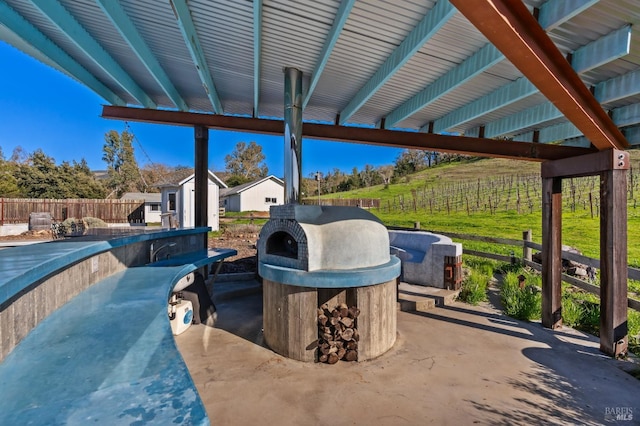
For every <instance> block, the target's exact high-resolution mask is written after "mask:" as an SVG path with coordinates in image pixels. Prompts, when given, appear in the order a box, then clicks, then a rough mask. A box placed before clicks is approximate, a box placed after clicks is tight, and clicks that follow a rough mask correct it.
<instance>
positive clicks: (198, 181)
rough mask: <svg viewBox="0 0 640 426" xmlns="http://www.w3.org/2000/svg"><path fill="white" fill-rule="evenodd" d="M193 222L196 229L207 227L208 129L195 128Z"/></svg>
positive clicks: (202, 127)
mask: <svg viewBox="0 0 640 426" xmlns="http://www.w3.org/2000/svg"><path fill="white" fill-rule="evenodd" d="M194 129H195V220H194V223H193V225H194V226H196V227H202V226H209V225H208V222H209V221H208V209H207V207H208V204H209V200H208V198H209V197H208V194H209V167H208V163H209V129H208V128H207V127H204V126H195V128H194Z"/></svg>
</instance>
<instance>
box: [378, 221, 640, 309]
mask: <svg viewBox="0 0 640 426" xmlns="http://www.w3.org/2000/svg"><path fill="white" fill-rule="evenodd" d="M418 226H419V224H418ZM389 229H400V230H405V231H420V229H419V228H400V227H391V226H390V227H389ZM434 233H437V234H440V235H444V236H447V237H449V238H453V239H456V240H462V241H481V242H485V243H494V244H502V245H506V246H512V247H518V248H521V249H522V252H521V255H522V257H520V253H518V254H516V251H515V250H513V251H512V252H511V253H512V254H511V255H509V256H505V255H501V254H496V253H487V252H483V251H477V250H469V249H465V248H464V245H463V248H462V253H463V254H466V255H470V256H478V257H483V258H486V259H493V260H498V261H500V262H514V261H520V262H521V263H522V264H524V265H526V266H529V267H531V268H533V269H535V270H537V271H541V270H542V265H540V264H539V263H536V262H533V261H532V249H533V250H542V245H541V244H537V243H534V242H533V241H531V231H524V232H523V233H522V240H512V239H508V238H495V237H483V236H479V235H468V234H457V233H454V232H440V231H437V232H436V231H434ZM562 258H563V259H567V260H572V261H574V262H578V263H582V264H583V265H586V266H591V267H594V268H597V269H599V268H600V259H593V258H591V257H587V256H583V255H580V254H577V253H571V252H568V251H564V250H563V251H562ZM627 272H628V277H629V279H632V280H636V281H640V269H636V268H627ZM562 281H564V282H566V283H568V284H571V285H572V286H574V287H578V288H580V289H582V290H584V291H586V292H588V293H591V294H595V295H596V296H598V297H600V287H598V286H597V285H593V284H591V283H588V282H586V281H583V280H580V279H578V278H576V277H573V276H571V275H568V274H562ZM628 306H629V308H631V309H633V310H636V311H640V300H635V299H631V298H628Z"/></svg>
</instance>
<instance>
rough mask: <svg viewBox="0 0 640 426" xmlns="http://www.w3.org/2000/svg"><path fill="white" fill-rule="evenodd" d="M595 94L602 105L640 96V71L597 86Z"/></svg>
mask: <svg viewBox="0 0 640 426" xmlns="http://www.w3.org/2000/svg"><path fill="white" fill-rule="evenodd" d="M593 94H594V96H595V97H596V99H597V100H598V101H600V103H607V102H613V101H617V100H620V99H624V98H626V97H629V96H638V95H640V70H637V71H634V72H630V73H627V74H623V75H621V76H619V77H615V78H611V79H609V80H606V81H603V82H600V83H598V84H596V87H595V90H594V92H593Z"/></svg>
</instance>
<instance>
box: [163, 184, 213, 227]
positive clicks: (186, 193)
mask: <svg viewBox="0 0 640 426" xmlns="http://www.w3.org/2000/svg"><path fill="white" fill-rule="evenodd" d="M171 193H175V194H176V195H175V198H176V203H175V204H176V205H175V211H171V210H170V209H169V204H170V194H171ZM219 199H220V189H219V188H218V185H216V184H215V183H214V182H213V181H211V180H209V190H208V205H207V216H208V220H207V226H209V227H211V229H212V230H213V231H217V230H219V229H220V217H219V214H218V212H219V210H218V200H219ZM161 203H162V204H161V205H162V207H161V209H162V212H168V213H174V214H175V216H176V219H177V220H178V226H179V227H181V228H191V227H193V226H194V224H195V179H194V178H193V177H191V178H190V179H189V180H187V181H185V182H184V183H183V185H182V186H181V187H175V188H174V187H165V188H162V201H161Z"/></svg>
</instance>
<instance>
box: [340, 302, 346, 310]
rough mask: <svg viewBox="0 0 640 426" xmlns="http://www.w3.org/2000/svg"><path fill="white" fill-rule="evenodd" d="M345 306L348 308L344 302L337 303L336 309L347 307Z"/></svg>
mask: <svg viewBox="0 0 640 426" xmlns="http://www.w3.org/2000/svg"><path fill="white" fill-rule="evenodd" d="M347 308H348V306H347V304H346V303H341V304H339V305H338V309H347Z"/></svg>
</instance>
